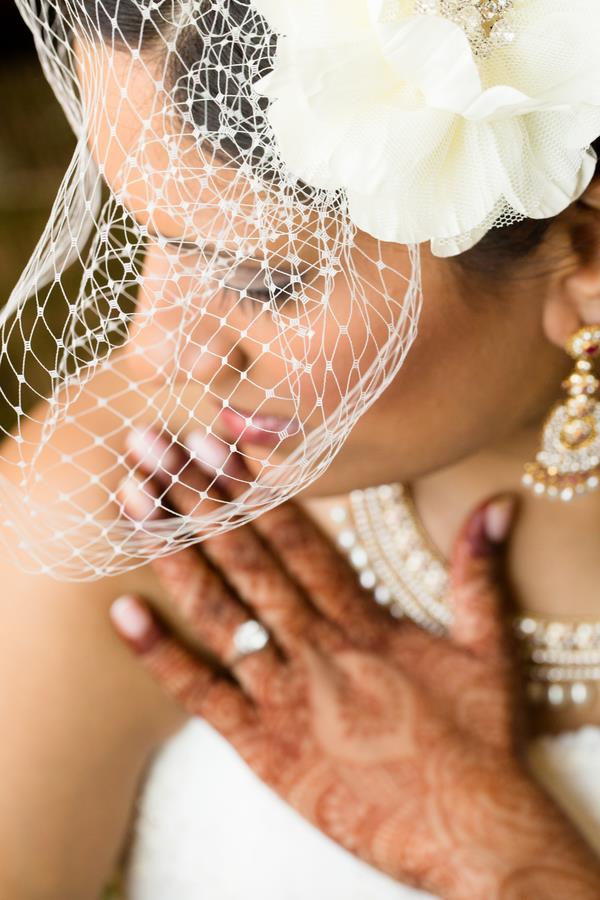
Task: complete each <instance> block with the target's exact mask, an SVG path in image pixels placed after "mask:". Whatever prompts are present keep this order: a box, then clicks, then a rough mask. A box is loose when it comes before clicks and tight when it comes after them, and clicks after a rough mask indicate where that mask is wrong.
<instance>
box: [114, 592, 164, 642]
mask: <svg viewBox="0 0 600 900" xmlns="http://www.w3.org/2000/svg"><path fill="white" fill-rule="evenodd" d="M110 617H111V619H112V621H113V622H114V624H115V626H116V628H117V631H119V632H120V633H121V634H122V635H123V637H126V638H129V640H131V641H135V642H136V643H137V642H138V641H141V640H143V639H144V638H145V637H146V636H147V635H148V634H149V633H150V631H151V630H152V628H153V626H154V621H153V619H152V617H151V615H150V614H149V612H148V610H147V609H145V608H144V607H143V606H142V605H141V604H140V603H139V602H138V601H137V600H136V599H135V597H127V596H126V597H119V599H118V600H115V602H114V603H113V604H112V606H111V607H110Z"/></svg>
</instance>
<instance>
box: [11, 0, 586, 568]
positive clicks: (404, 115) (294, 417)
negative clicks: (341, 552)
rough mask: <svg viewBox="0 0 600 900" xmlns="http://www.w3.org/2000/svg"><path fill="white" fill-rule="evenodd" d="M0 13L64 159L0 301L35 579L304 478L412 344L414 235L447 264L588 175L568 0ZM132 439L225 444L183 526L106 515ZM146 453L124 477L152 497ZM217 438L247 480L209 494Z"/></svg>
mask: <svg viewBox="0 0 600 900" xmlns="http://www.w3.org/2000/svg"><path fill="white" fill-rule="evenodd" d="M17 5H18V6H19V8H20V10H21V12H22V14H23V16H24V18H25V21H26V22H27V24H28V25H29V27H30V29H31V31H32V33H33V35H34V38H35V41H36V46H37V49H38V52H39V56H40V59H41V63H42V66H43V69H44V72H45V75H46V77H47V78H48V80H49V82H50V84H51V85H52V87H53V89H54V91H55V93H56V96H57V98H58V99H59V101H60V103H61V105H62V107H63V109H64V111H65V115H66V116H67V118H68V120H69V123H70V125H71V127H72V129H73V131H74V133H75V137H76V148H75V152H74V155H73V159H72V162H71V164H70V166H69V168H68V171H67V173H66V175H65V178H64V180H63V182H62V184H61V186H60V189H59V191H58V195H57V198H56V202H55V204H54V206H53V209H52V211H51V213H50V217H49V221H48V225H47V227H46V229H45V230H44V233H43V235H42V236H41V238H40V240H39V243H38V245H37V247H36V249H35V251H34V253H33V255H32V258H31V260H30V262H29V264H28V266H27V267H26V269H25V271H24V272H23V275H22V277H21V279H20V280H19V283H18V284H17V286H16V287H15V290H14V292H13V293H12V295H11V297H10V298H9V300H8V303H7V304H6V306H5V307H4V310H3V313H2V320H1V326H2V353H3V354H5V355H10V354H11V352H12V354H13V357H14V351H13V350H12V349H11V348H13V347H14V344H15V339H16V338H18V339H19V342H20V346H21V348H22V352H21V353H20V355H17V357H16V358H14V359H13V361H11V365H12V368H13V373H14V378H15V380H16V382H17V384H18V386H19V390H18V399H17V400H16V401H13V402H12V405H13V409H14V413H15V418H16V424H15V425H14V427H13V428H12V429H11V431H10V432H9V433H7V435H6V437H5V440H4V444H3V450H2V451H0V452H2V455H3V458H4V462H5V471H8V472H9V473H10V477H5V478H3V479H2V481H1V482H0V491H1V502H2V508H3V532H2V533H3V535H4V538H3V540H4V541H5V542H6V543H7V544H8V546H10V548H11V553H12V554H13V555H14V547H15V535H16V538H17V540H16V545H17V548H18V553H17V556H18V560H17V561H18V562H19V563H20V564H21V565H24V566H26V567H28V568H32V569H35V570H40V571H43V572H46V573H49V574H52V575H55V576H57V577H60V578H73V579H89V578H97V577H100V576H103V575H106V574H113V573H116V572H119V571H122V570H124V569H128V568H131V567H134V566H137V565H139V564H141V563H142V562H144V561H147V560H149V559H152V558H154V557H156V556H157V555H159V554H164V553H169V552H173V550H175V549H176V548H178V547H183V546H185V545H188V544H190V543H193V542H197V541H199V540H202V539H203V538H205V537H206V536H208V535H212V534H216V533H218V532H219V531H222V530H225V529H229V528H231V527H235V526H238V525H240V524H242V523H244V522H248V521H251V520H252V519H253V518H254V517H255V516H257V515H259V514H260V513H261V512H263V511H265V510H267V509H268V508H270V507H272V506H274V505H276V504H279V503H281V502H283V501H285V500H287V499H289V498H292V497H294V496H295V495H296V494H298V492H299V491H301V490H303V489H304V488H306V487H307V486H309V485H310V484H311V483H312V482H313V481H315V480H316V479H317V478H318V477H319V476H320V475H321V474H322V473H323V472H324V471H325V470H326V468H327V467H328V466H329V464H330V463H331V461H332V460H333V459H334V457H335V456H336V454H337V453H338V451H339V450H340V448H341V447H342V445H343V444H344V442H345V440H346V439H347V437H348V435H349V434H350V432H351V430H352V428H353V427H354V425H355V424H356V422H357V421H358V420H359V419H360V417H361V416H362V415H363V414H364V413H365V412H366V411H367V409H368V408H369V407H370V406H371V405H372V404H373V403H374V402H375V401H376V400H377V398H378V397H379V396H380V395H381V393H382V392H383V391H384V390H385V388H386V387H387V386H388V385H389V384H390V382H391V381H392V380H393V379H394V378H395V377H396V375H397V373H398V371H399V369H400V367H401V365H402V363H403V361H404V359H405V357H406V354H407V352H408V351H409V349H410V346H411V344H412V342H413V340H414V338H415V336H416V333H417V328H418V319H419V311H420V307H421V303H422V299H423V298H422V287H421V259H420V250H419V246H420V244H422V243H423V242H424V241H431V247H432V249H433V252H434V253H436V254H437V255H452V254H455V253H459V252H461V251H463V250H465V249H467V248H468V247H469V246H472V245H473V244H474V243H476V242H477V241H478V240H479V239H480V238H481V237H482V236H483V235H484V234H485V233H486V232H487V231H488V230H489V229H490V228H492V227H498V226H502V225H506V224H510V223H511V222H514V221H517V220H519V219H523V218H526V217H528V216H531V217H534V218H535V217H537V218H543V217H545V216H546V215H554V214H556V213H557V212H559V211H560V210H561V209H562V208H564V207H565V206H566V205H568V203H569V202H571V201H572V200H573V198H574V197H576V196H579V194H581V193H582V191H583V190H584V189H585V187H586V186H587V184H588V183H589V180H590V179H591V176H592V170H593V167H594V165H595V156H594V154H593V151H592V150H591V149H590V144H591V142H592V140H594V138H595V137H597V135H598V133H600V96H599V83H600V82H599V80H598V79H596V83H595V84H593V83H592V82H593V77H592V79H591V80H590V77H589V76H590V71H589V70H590V69H591V68H593V66H595V69H594V71H593V73H592V75H595V76H597V75H598V64H597V62H595V55H594V61H592V53H591V51H590V52H588V49H589V48H588V46H587V44H586V40H587V41H588V43H589V39H588V38H587V37H586V35H587V33H588V32H586V31H585V29H584V28H582V23H583V20H584V17H585V16H589V15H592V18H593V21H594V22H595V23H596V24H598V25H600V21H598V16H599V14H598V12H597V10H596V8H595V7H594V6H593V4H592V3H591V0H574V3H573V6H572V12H571V14H570V17H569V15H567V14H566V13H565V11H564V10H562V12H561V11H560V4H558V3H557V2H556V0H515V2H514V3H513V2H512V0H507V2H505V3H502V4H498V3H490V2H488V0H485V2H484V0H481V2H465V0H428V2H424V0H393V2H390V0H351V2H350V0H349V2H347V3H342V2H341V0H328V2H327V3H325V4H323V3H322V2H321V3H317V2H316V0H305V2H303V3H300V2H296V0H288V2H284V0H281V2H275V0H128V2H125V0H61V2H57V0H17ZM548 8H550V11H551V12H552V15H553V17H554V20H553V21H554V25H555V26H556V24H557V21H558V20H557V19H556V16H557V15H559V12H560V15H562V16H563V17H565V16H566V19H565V22H566V23H567V25H568V28H567V34H565V33H564V29H563V34H562V36H560V35H559V38H560V39H559V38H557V37H556V32H555V31H550V30H548V29H547V27H546V18H545V15H542V13H544V14H546V13H547V11H548ZM588 29H589V19H588ZM592 30H593V29H592ZM597 33H600V31H598V32H597ZM567 40H568V41H570V45H569V46H570V49H569V53H568V54H567V55H568V58H565V56H564V47H565V41H567ZM548 41H549V42H550V43H549V45H548ZM544 42H545V43H546V47H545V48H544ZM525 50H527V59H526V61H525V63H524V62H523V56H524V54H525ZM594 53H595V48H594ZM561 54H562V55H561ZM596 55H597V54H596ZM449 59H450V60H452V61H453V64H452V66H451V67H450V69H449V68H448V65H447V63H448V60H449ZM586 66H587V70H588V71H587V72H586ZM585 75H587V77H584V76H585ZM569 91H570V93H569ZM567 133H568V137H567V138H565V135H566V134H567ZM515 142H517V143H515ZM457 147H458V151H457ZM482 173H485V177H484V175H483V174H482ZM400 246H402V247H403V252H402V253H399V250H398V248H399V247H400ZM40 343H42V344H43V345H44V348H45V349H44V354H42V353H41V351H40V349H39V345H40ZM232 415H233V416H234V417H235V416H237V424H238V426H239V425H240V419H243V420H244V421H245V422H246V424H247V428H246V430H244V427H241V428H240V427H238V428H237V429H234V431H233V432H232V431H231V428H230V427H228V425H227V416H229V422H231V417H232ZM253 415H259V416H260V417H261V421H262V423H263V429H264V430H265V431H267V432H269V430H270V431H271V435H270V439H269V440H267V441H264V440H263V441H262V442H259V443H260V447H259V446H258V445H257V444H255V443H254V442H253V440H252V434H251V429H252V416H253ZM270 418H272V419H273V422H274V423H276V424H273V426H272V428H271V429H270V428H269V422H270ZM282 421H284V424H283V425H282ZM243 424H244V423H243V422H242V425H243ZM149 429H151V430H153V431H152V433H154V432H157V433H158V432H160V433H162V434H163V435H165V434H168V435H169V441H170V443H171V445H172V447H174V448H176V449H181V450H182V451H185V453H186V454H190V453H191V454H192V455H193V454H194V452H198V455H199V457H200V462H201V463H202V464H203V465H204V468H205V469H206V471H208V472H210V471H211V469H210V465H211V463H213V462H214V460H206V459H204V460H203V459H202V458H201V456H202V454H201V452H200V451H195V450H194V447H195V446H198V445H197V443H196V444H194V441H193V440H190V435H196V436H197V435H198V434H199V433H200V434H202V433H203V434H205V435H208V436H213V437H215V438H216V439H218V441H219V445H220V446H221V447H222V448H223V447H224V448H225V451H226V452H225V457H224V459H223V460H221V461H219V463H218V464H216V465H214V466H213V470H212V475H211V478H212V481H210V479H209V483H208V485H207V487H206V489H205V490H199V491H198V497H197V501H198V502H197V504H196V507H195V511H194V513H193V515H188V516H182V515H165V516H158V517H156V516H152V517H149V518H148V519H146V520H141V521H140V520H133V519H132V518H131V517H130V516H129V515H127V511H126V509H125V508H124V506H123V500H122V493H121V491H120V485H122V484H123V481H124V480H125V481H126V479H127V478H128V477H130V475H131V464H130V459H129V457H128V450H127V448H128V446H129V444H128V442H130V441H131V439H132V438H131V435H132V434H134V435H135V434H140V433H145V434H148V430H149ZM263 437H264V435H263ZM161 446H162V445H161ZM168 449H170V448H168ZM167 452H168V450H166V451H164V452H163V454H162V457H161V456H160V454H158V455H157V460H156V471H155V472H154V473H148V472H146V473H139V472H138V473H137V477H138V478H143V477H150V476H154V477H155V476H156V475H157V473H158V474H159V475H161V474H162V475H163V476H165V478H166V480H165V478H163V483H164V489H165V493H167V492H168V487H169V484H168V483H167V482H168V481H169V479H170V480H171V481H170V483H171V484H172V483H173V480H177V478H178V477H180V476H179V474H178V472H177V471H175V470H173V468H172V467H170V466H169V465H167V462H166V456H165V454H166V453H167ZM238 454H240V455H241V456H242V457H243V458H244V460H245V461H246V463H247V464H248V471H249V473H251V474H250V475H249V476H247V477H244V478H241V479H239V483H238V484H237V486H236V489H235V490H234V491H233V493H232V495H231V496H227V499H222V500H218V501H215V499H214V494H213V493H211V488H212V487H213V482H214V483H215V484H217V483H218V481H219V478H220V477H222V475H223V471H224V470H225V471H226V470H227V464H228V459H229V458H233V457H234V456H235V455H238ZM159 481H160V478H159ZM162 499H163V498H158V499H157V503H161V502H162ZM9 535H10V538H9Z"/></svg>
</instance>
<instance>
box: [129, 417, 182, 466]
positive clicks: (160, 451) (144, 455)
mask: <svg viewBox="0 0 600 900" xmlns="http://www.w3.org/2000/svg"><path fill="white" fill-rule="evenodd" d="M126 443H127V449H128V450H129V452H130V453H131V454H132V455H133V456H134V457H135V458H136V460H137V461H138V462H139V463H140V465H142V466H143V467H144V468H145V469H146V470H147V471H149V472H151V474H153V475H159V476H160V474H161V472H162V473H166V474H168V475H174V474H175V473H176V472H177V471H178V470H179V469H180V468H181V465H180V464H179V455H178V453H177V449H176V448H175V447H174V446H173V442H172V441H170V440H169V439H168V438H167V437H166V436H165V435H164V434H161V433H160V432H158V431H155V430H154V429H153V428H134V429H132V430H131V431H130V432H129V433H128V435H127V438H126Z"/></svg>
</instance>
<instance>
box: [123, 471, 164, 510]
mask: <svg viewBox="0 0 600 900" xmlns="http://www.w3.org/2000/svg"><path fill="white" fill-rule="evenodd" d="M151 491H152V489H151V487H150V485H149V484H147V485H142V483H141V481H139V480H138V479H137V478H136V477H135V476H134V475H131V476H130V477H129V478H127V479H126V480H125V481H124V482H123V483H122V484H121V486H120V488H119V495H120V497H121V502H122V504H123V508H124V511H125V512H126V513H127V515H129V516H131V518H132V519H138V520H144V519H154V518H157V516H159V515H160V504H157V502H156V499H157V498H156V497H155V496H152V494H151Z"/></svg>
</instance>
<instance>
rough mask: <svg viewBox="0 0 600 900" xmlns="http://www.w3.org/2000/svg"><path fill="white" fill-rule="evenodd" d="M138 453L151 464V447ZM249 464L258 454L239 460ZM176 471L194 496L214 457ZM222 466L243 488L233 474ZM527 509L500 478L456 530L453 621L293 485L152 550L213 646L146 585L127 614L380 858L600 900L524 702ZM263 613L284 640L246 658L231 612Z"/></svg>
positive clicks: (464, 890)
mask: <svg viewBox="0 0 600 900" xmlns="http://www.w3.org/2000/svg"><path fill="white" fill-rule="evenodd" d="M156 440H157V442H160V440H161V439H160V437H159V436H157V438H156ZM134 462H135V464H137V465H138V467H141V468H142V469H143V468H144V467H145V460H144V459H143V458H142V459H139V458H138V459H137V460H135V461H134ZM234 465H235V466H237V467H239V470H240V471H241V468H242V465H243V464H242V462H241V461H235V462H234ZM148 474H152V473H151V471H149V470H148ZM179 474H180V476H181V480H179V479H178V480H177V481H176V482H175V483H174V484H173V485H172V487H171V489H170V490H169V493H168V505H169V506H170V507H172V508H173V510H176V511H177V512H179V513H182V514H189V513H190V512H191V511H192V510H193V508H194V504H195V502H196V501H195V490H202V489H203V488H204V489H206V487H208V485H209V484H210V477H207V476H206V475H205V474H203V472H202V471H201V470H200V468H199V467H198V466H197V465H196V464H189V463H187V462H186V460H185V458H182V459H181V467H180V469H179ZM231 474H232V475H234V474H235V473H234V472H233V471H231ZM166 478H167V476H165V474H164V471H163V472H162V473H161V474H160V475H158V476H156V479H155V483H146V484H145V485H144V487H142V486H141V482H140V486H139V488H138V489H137V491H135V492H134V490H133V488H132V483H131V482H129V485H128V489H127V490H128V494H127V496H128V506H127V508H128V510H129V511H130V513H131V515H132V516H133V517H135V516H136V515H137V516H143V517H145V516H147V515H148V514H150V515H152V514H154V515H161V514H162V515H164V514H165V513H164V512H162V513H161V512H160V511H158V512H157V511H155V512H154V513H152V512H151V511H152V509H153V508H154V507H153V503H152V494H153V493H154V492H155V495H156V496H158V495H159V493H162V490H163V489H164V487H165V483H166ZM224 482H225V483H222V490H223V491H224V492H225V493H224V495H223V496H227V494H226V491H227V484H229V487H230V489H231V488H232V486H233V485H235V484H236V482H234V481H232V480H231V479H225V480H224ZM153 485H154V486H153ZM238 489H239V485H238ZM154 509H155V508H154ZM513 511H514V502H513V501H512V500H510V499H509V498H504V499H502V498H496V501H495V502H493V501H491V502H490V503H487V504H484V505H482V506H480V507H479V508H478V509H477V510H476V511H475V512H474V513H473V515H472V516H470V517H469V519H468V520H467V522H466V523H465V525H464V526H463V528H462V529H461V531H460V533H459V535H458V538H457V541H456V544H455V548H454V550H453V555H452V587H451V597H450V598H449V599H450V602H451V603H452V606H453V608H454V611H455V622H454V625H453V628H452V632H451V635H450V640H449V641H447V640H443V639H440V638H434V637H432V636H430V635H428V634H426V633H425V632H423V631H422V630H421V629H419V628H418V627H416V626H414V625H412V624H411V623H409V622H407V621H404V622H400V623H399V622H390V619H389V617H388V615H387V614H386V613H385V612H383V611H382V610H380V609H379V608H378V607H377V606H376V605H375V604H373V602H372V601H369V598H368V597H367V596H366V594H365V592H364V591H363V590H362V589H361V588H360V587H359V586H357V584H356V578H355V575H354V573H353V572H352V570H351V569H350V568H349V567H347V565H346V563H345V562H344V561H343V560H342V558H341V557H340V556H339V555H338V554H337V552H336V551H335V550H334V549H333V547H332V546H331V545H330V543H329V542H328V541H327V540H326V538H325V537H324V536H323V535H322V534H321V533H320V531H319V530H318V529H317V528H316V527H315V525H314V523H313V522H312V521H311V520H310V518H308V517H307V516H306V515H304V514H303V513H302V512H301V510H299V509H298V508H297V507H296V506H295V505H293V504H286V505H285V506H282V507H280V508H278V509H275V510H273V511H271V512H269V513H266V514H265V515H263V516H262V517H261V518H260V519H259V520H258V521H257V523H256V525H255V526H246V527H244V528H241V529H237V530H236V531H233V532H230V533H228V534H225V535H222V536H219V537H215V538H210V539H209V540H207V541H206V542H204V543H203V545H202V552H197V551H196V550H186V551H183V552H181V553H179V554H176V555H174V556H170V557H166V558H165V559H162V560H159V561H157V562H156V563H155V564H154V568H155V571H156V574H157V576H158V578H159V579H160V580H161V581H162V583H163V585H164V586H165V587H166V589H167V591H168V593H169V596H170V597H171V599H172V602H173V604H174V606H175V607H176V609H177V610H178V613H179V614H180V615H181V617H182V620H183V621H184V622H185V623H186V626H187V629H188V630H189V636H190V641H192V642H194V643H195V644H196V645H197V646H198V647H200V648H201V652H194V651H193V650H192V649H190V647H189V645H188V646H187V647H186V645H185V644H184V643H183V642H182V641H181V640H180V639H178V638H177V636H176V635H174V634H173V633H172V632H171V631H170V630H169V629H168V628H167V627H165V626H164V625H163V624H160V623H159V621H158V619H157V618H156V616H155V615H154V614H153V613H152V612H151V608H150V607H149V606H147V605H145V604H144V603H143V601H142V600H141V599H140V598H139V597H138V598H136V597H126V598H122V599H121V601H120V602H119V603H117V604H115V606H114V607H113V620H114V621H115V624H116V626H117V628H121V631H120V633H121V634H122V636H123V637H124V638H125V640H126V641H127V642H128V643H129V645H130V646H131V647H132V648H133V650H134V651H135V652H136V653H137V655H138V656H139V658H140V660H141V661H142V663H143V664H144V666H145V667H146V668H147V669H148V670H149V671H150V672H151V673H152V674H153V675H154V677H155V678H157V679H158V681H159V682H160V683H161V684H162V686H163V687H164V688H165V690H166V691H167V693H168V694H169V695H171V696H172V697H174V698H175V699H176V700H177V702H179V703H180V704H181V705H182V707H183V708H184V709H185V710H186V711H187V712H188V713H190V714H191V715H198V716H202V717H203V718H205V719H206V720H207V721H208V722H209V723H210V724H211V725H213V726H214V727H215V728H216V729H218V730H219V731H220V732H221V734H222V735H223V736H224V737H225V738H227V740H228V741H230V743H231V744H232V745H233V747H234V748H235V749H236V750H237V751H238V753H239V754H240V755H241V756H242V758H243V759H244V760H245V761H246V763H247V764H248V765H249V766H250V767H251V768H252V769H253V771H254V772H255V773H256V774H257V775H258V776H259V777H260V778H261V779H262V780H263V781H264V782H265V783H266V784H268V785H269V786H270V787H271V788H272V789H273V790H275V791H276V792H277V793H278V794H279V795H280V796H281V797H283V799H284V800H286V802H288V803H289V804H290V805H292V806H293V807H294V808H295V809H296V810H297V811H298V812H300V813H301V814H302V815H303V816H305V817H306V818H307V819H308V820H309V821H311V822H312V823H313V824H314V825H315V826H316V827H318V828H319V829H321V830H322V831H323V832H325V833H326V834H327V835H329V836H330V837H331V838H333V839H334V840H335V841H337V842H338V843H340V844H341V845H342V846H343V847H345V848H346V849H347V850H349V851H351V852H352V853H355V854H356V855H357V856H359V857H360V858H362V859H364V860H365V861H366V862H368V863H370V864H371V865H373V866H375V867H377V868H378V869H380V870H381V871H383V872H385V873H387V874H388V875H391V876H392V877H394V878H396V879H398V880H399V881H401V882H403V883H408V884H411V885H414V886H416V887H419V888H423V889H426V890H429V891H431V892H434V893H436V894H438V895H440V896H442V897H444V898H447V900H477V898H481V900H493V898H498V900H499V898H511V900H516V898H520V897H526V896H527V897H532V896H535V897H536V898H546V897H548V898H554V897H555V898H557V900H559V898H564V897H565V896H569V897H570V898H573V900H576V898H582V900H583V898H588V897H589V898H590V900H591V898H594V897H596V896H597V895H598V891H599V890H600V864H599V863H598V861H597V860H596V858H595V857H594V855H593V854H592V852H591V851H590V850H589V848H587V846H586V845H585V844H584V842H583V840H582V839H581V837H580V836H579V835H578V834H577V833H576V832H575V830H574V829H573V827H572V825H571V824H570V823H569V822H568V821H567V819H566V818H565V817H564V815H563V814H562V813H561V812H560V811H559V809H558V807H557V806H556V805H555V804H554V803H553V802H552V801H551V800H550V799H549V798H548V797H547V796H546V795H545V794H544V793H543V791H542V790H541V789H540V788H539V787H538V786H537V784H536V783H535V782H534V780H533V778H532V776H531V775H530V773H529V772H528V771H527V767H526V764H525V762H524V754H523V748H524V739H525V727H524V722H525V719H524V706H523V701H522V698H521V696H520V690H519V687H518V685H519V670H518V664H517V663H516V660H515V657H514V655H513V647H512V644H511V640H510V635H509V632H508V629H507V626H506V624H505V623H506V609H507V605H508V604H507V597H506V591H505V589H504V588H503V586H502V582H501V578H502V566H501V559H502V553H501V549H502V546H503V544H504V540H505V538H506V536H507V534H508V530H509V527H510V522H511V518H512V515H513ZM221 573H224V575H225V576H226V579H227V587H226V584H225V581H224V580H222V578H221ZM252 615H253V616H255V617H257V618H259V619H260V621H262V622H263V623H264V624H265V626H267V628H268V629H269V631H270V633H271V635H272V642H270V643H269V644H268V645H267V647H266V648H264V649H263V650H261V651H259V652H257V653H255V654H252V655H250V656H247V657H243V658H242V659H241V660H240V659H239V658H238V657H237V654H236V652H235V649H234V645H233V632H234V630H235V628H236V627H237V626H238V625H240V624H241V623H242V622H244V621H246V619H248V618H249V617H250V616H252ZM548 846H552V847H553V853H552V860H551V862H549V861H547V857H546V849H547V847H548Z"/></svg>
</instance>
